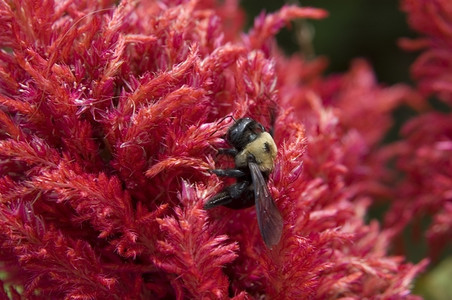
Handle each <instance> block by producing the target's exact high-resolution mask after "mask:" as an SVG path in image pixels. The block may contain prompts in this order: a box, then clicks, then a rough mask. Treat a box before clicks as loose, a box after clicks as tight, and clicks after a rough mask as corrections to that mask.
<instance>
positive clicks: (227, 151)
mask: <svg viewBox="0 0 452 300" xmlns="http://www.w3.org/2000/svg"><path fill="white" fill-rule="evenodd" d="M237 153H239V152H238V151H237V149H235V148H220V149H218V154H226V155H229V156H236V155H237Z"/></svg>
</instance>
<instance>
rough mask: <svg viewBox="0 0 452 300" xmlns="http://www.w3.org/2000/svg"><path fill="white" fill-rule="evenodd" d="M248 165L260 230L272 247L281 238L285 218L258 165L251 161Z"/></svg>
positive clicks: (265, 240)
mask: <svg viewBox="0 0 452 300" xmlns="http://www.w3.org/2000/svg"><path fill="white" fill-rule="evenodd" d="M248 167H249V168H250V172H251V178H252V180H253V184H254V198H255V200H256V213H257V223H258V224H259V230H260V231H261V235H262V238H263V239H264V242H265V244H266V245H267V247H268V248H271V247H272V246H274V245H276V244H278V242H279V240H280V238H281V234H282V229H283V219H282V216H281V214H280V212H279V210H278V208H277V207H276V204H275V202H274V201H273V198H272V196H271V195H270V191H269V190H268V188H267V183H266V182H265V179H264V177H263V176H262V172H261V170H259V167H258V165H257V164H255V163H253V162H250V163H248Z"/></svg>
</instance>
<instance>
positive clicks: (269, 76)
mask: <svg viewBox="0 0 452 300" xmlns="http://www.w3.org/2000/svg"><path fill="white" fill-rule="evenodd" d="M236 2H237V1H234V0H226V1H222V3H221V4H217V3H216V2H214V1H149V2H146V1H142V2H140V3H137V2H135V1H123V2H121V3H120V4H119V5H118V6H115V4H114V2H111V3H109V2H108V1H104V2H93V1H88V2H84V1H67V2H59V3H54V2H53V1H38V0H36V1H25V2H24V1H20V0H17V1H12V2H4V1H3V2H0V19H1V22H0V29H2V30H1V33H0V44H1V47H2V49H4V50H5V51H2V52H0V91H1V94H0V108H1V110H0V128H1V131H0V139H1V140H0V158H1V169H0V172H1V173H0V176H1V178H0V195H1V198H0V199H1V201H0V224H1V227H2V229H3V230H2V232H1V233H0V261H1V264H2V266H3V269H4V271H5V272H6V275H7V278H6V279H5V280H4V281H3V283H5V284H12V285H13V287H10V288H9V294H10V295H12V297H14V298H17V299H20V298H38V297H41V298H52V297H54V298H55V297H56V298H66V299H111V298H117V299H150V298H152V299H154V298H158V299H172V298H177V299H188V298H197V299H198V298H204V299H215V298H217V299H224V298H228V297H231V298H232V297H233V298H236V299H245V298H262V297H265V296H267V297H269V298H271V299H300V298H314V299H328V298H329V299H333V298H340V297H351V298H371V297H376V296H377V295H378V296H381V298H386V299H389V298H390V299H397V298H410V297H411V298H415V296H410V295H409V294H410V285H411V282H412V280H413V278H414V277H415V276H416V275H417V274H418V273H419V272H421V271H422V269H423V268H424V267H425V265H426V261H425V260H424V261H422V262H421V263H419V264H417V265H412V264H410V263H404V262H403V257H394V256H389V254H388V250H389V242H390V238H391V236H392V234H393V230H394V229H388V230H381V229H380V228H379V224H378V222H377V221H372V222H370V223H369V224H366V222H365V216H366V211H367V208H368V206H369V205H370V203H371V201H372V199H373V198H372V197H373V196H374V195H376V194H378V193H383V192H386V191H385V190H384V188H383V187H382V185H381V184H380V183H379V179H380V178H384V177H385V176H386V175H387V174H386V171H385V170H384V169H383V168H382V167H380V169H378V170H377V171H374V169H373V168H374V167H375V166H378V165H381V162H382V161H384V159H385V158H386V157H384V156H383V157H382V154H381V153H380V152H379V151H376V148H377V147H378V143H379V142H380V140H381V139H382V137H383V135H384V133H385V131H386V130H387V129H388V128H389V127H390V126H391V121H390V117H389V116H390V113H391V111H392V110H393V109H394V108H395V107H396V106H397V105H398V104H400V103H401V102H402V101H405V99H406V98H407V97H409V98H410V99H418V98H417V95H416V94H415V93H414V92H413V91H411V90H410V89H409V88H408V87H406V86H402V85H397V86H394V87H387V88H386V87H381V86H379V85H378V84H377V83H376V81H375V79H374V78H373V75H372V71H371V70H370V67H369V66H368V65H367V64H366V63H365V62H362V61H357V62H355V63H354V64H353V66H352V68H351V71H350V72H349V73H347V74H345V75H342V76H335V77H331V78H326V79H325V78H322V77H321V75H320V71H321V69H322V67H323V66H324V62H323V61H322V60H317V61H314V62H311V63H308V62H305V61H304V60H302V59H301V58H298V57H292V58H286V57H284V56H283V55H282V54H281V53H280V52H278V48H277V46H276V44H275V42H274V39H273V37H274V35H275V34H276V33H277V32H278V30H279V29H280V28H281V27H283V26H284V25H285V24H286V23H287V22H289V21H290V20H292V19H294V18H299V17H305V18H322V17H324V16H325V15H326V13H325V12H324V11H323V10H318V9H312V8H298V7H295V6H285V7H283V8H282V9H281V10H280V11H278V12H275V13H273V14H269V15H265V14H262V15H261V16H260V17H258V18H257V19H256V21H255V24H254V27H253V28H252V29H251V30H250V31H249V33H248V34H241V32H240V31H239V29H240V25H241V24H242V23H243V13H242V12H241V11H240V10H239V8H238V7H237V3H236ZM19 8H20V9H19ZM231 23H232V24H234V26H229V25H230V24H231ZM358 100H359V101H358ZM275 110H276V111H278V116H277V118H276V121H275V124H274V129H275V140H276V143H277V145H278V147H279V153H278V157H277V161H276V165H275V171H274V172H273V173H272V174H271V176H270V180H269V183H268V185H269V188H270V190H271V193H272V195H273V198H274V199H275V202H276V204H277V206H278V207H279V209H280V211H281V213H282V215H283V218H284V232H283V236H282V238H281V242H280V243H279V244H278V245H277V246H275V247H274V248H273V249H272V250H269V249H267V248H266V247H265V245H264V243H263V241H262V239H261V236H260V233H259V230H258V227H257V222H256V217H255V210H254V208H249V209H244V210H238V211H235V210H234V211H233V210H229V209H227V208H216V209H213V210H212V211H209V212H206V211H205V210H203V209H202V207H203V203H205V202H206V201H207V200H208V199H209V198H210V197H211V196H212V195H214V194H215V193H216V192H218V191H219V190H220V189H221V187H222V186H223V185H224V184H228V181H227V180H220V179H219V178H217V177H216V176H214V175H211V174H210V173H209V172H208V170H209V169H213V168H215V167H218V166H220V165H226V164H228V163H231V162H230V161H222V160H219V159H218V158H216V156H215V154H216V150H215V149H216V148H221V147H225V146H226V145H225V142H224V140H223V139H222V135H223V134H224V133H225V132H226V131H227V128H228V126H230V125H231V122H232V121H231V120H230V119H228V118H224V117H225V116H228V115H232V116H234V117H236V118H238V117H243V116H249V117H252V118H254V119H256V120H258V121H259V122H261V123H262V124H264V126H266V127H267V128H268V127H269V126H271V122H272V112H274V111H275ZM363 116H365V117H363ZM376 122H378V123H379V124H381V125H380V126H379V127H378V128H375V126H372V125H373V124H374V123H376ZM440 145H441V146H442V147H443V148H442V149H444V147H446V146H448V145H449V144H447V143H442V144H440ZM446 148H447V147H446ZM373 172H377V173H378V174H374V173H373ZM372 176H374V177H372ZM447 184H448V183H447V182H445V185H447ZM446 209H448V210H449V211H450V207H447V208H446ZM437 219H438V220H437V224H442V223H444V222H445V219H444V218H443V216H442V215H441V214H440V215H438V218H437ZM15 287H17V288H15ZM22 288H23V289H24V292H23V294H21V293H19V292H18V291H20V290H21V289H22ZM5 290H6V288H4V289H0V295H2V293H3V295H5V293H6V291H5Z"/></svg>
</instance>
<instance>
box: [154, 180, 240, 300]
mask: <svg viewBox="0 0 452 300" xmlns="http://www.w3.org/2000/svg"><path fill="white" fill-rule="evenodd" d="M206 192H207V190H205V188H203V187H193V186H189V185H188V184H187V183H185V182H184V183H183V185H182V191H181V195H180V201H181V203H182V205H183V207H181V208H179V207H177V208H176V209H175V216H174V217H166V218H163V219H159V220H158V222H159V223H160V228H161V230H162V232H163V234H164V236H165V239H164V240H162V241H159V242H158V247H157V252H158V253H159V254H158V256H157V258H156V259H155V263H156V265H157V266H158V267H160V268H162V269H163V270H164V271H166V272H168V275H169V276H170V278H171V282H172V285H173V286H174V287H175V288H176V289H177V290H178V291H179V292H178V293H177V295H178V298H179V299H182V298H186V297H190V298H199V299H201V298H214V299H223V298H225V297H226V295H227V293H228V280H227V278H226V276H225V275H224V274H223V273H222V271H221V269H222V268H223V266H224V265H225V264H227V263H230V262H232V261H233V260H234V259H235V258H236V257H237V254H236V253H235V251H237V249H238V247H237V245H236V244H233V243H230V244H224V243H225V241H226V240H227V237H226V236H224V235H223V236H214V235H212V232H211V230H209V229H208V228H209V227H208V225H207V224H208V222H207V214H206V212H205V211H204V210H202V209H201V207H202V204H203V203H202V199H203V198H204V197H205V196H206ZM171 274H173V276H171Z"/></svg>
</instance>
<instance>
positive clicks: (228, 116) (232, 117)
mask: <svg viewBox="0 0 452 300" xmlns="http://www.w3.org/2000/svg"><path fill="white" fill-rule="evenodd" d="M227 118H231V119H232V120H234V122H237V120H236V119H235V118H234V116H233V115H227V116H225V117H223V118H222V119H221V120H220V122H218V124H221V123H222V122H223V121H224V120H226V119H227Z"/></svg>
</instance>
